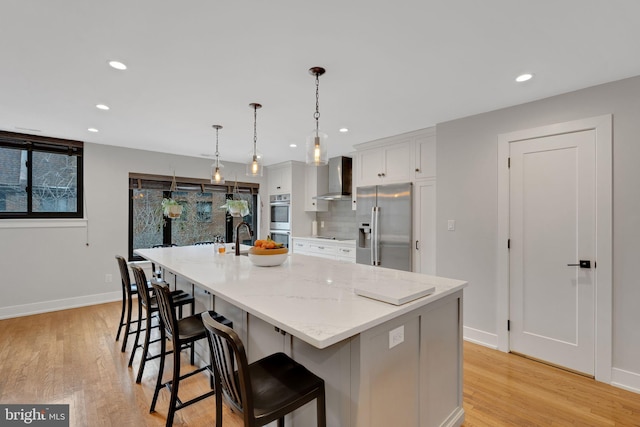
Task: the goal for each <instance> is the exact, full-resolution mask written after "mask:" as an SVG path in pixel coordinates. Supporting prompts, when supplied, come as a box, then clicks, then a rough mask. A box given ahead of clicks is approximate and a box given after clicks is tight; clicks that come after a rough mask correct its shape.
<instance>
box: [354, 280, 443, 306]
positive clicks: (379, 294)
mask: <svg viewBox="0 0 640 427" xmlns="http://www.w3.org/2000/svg"><path fill="white" fill-rule="evenodd" d="M353 290H354V292H355V293H356V295H360V296H363V297H367V298H372V299H375V300H378V301H382V302H386V303H388V304H393V305H402V304H406V303H408V302H410V301H413V300H416V299H418V298H422V297H424V296H427V295H430V294H432V293H434V292H435V290H436V287H435V286H434V285H431V284H428V283H412V282H407V283H402V282H399V283H398V282H396V283H393V284H387V285H367V284H364V285H362V284H361V285H358V287H356V288H354V289H353Z"/></svg>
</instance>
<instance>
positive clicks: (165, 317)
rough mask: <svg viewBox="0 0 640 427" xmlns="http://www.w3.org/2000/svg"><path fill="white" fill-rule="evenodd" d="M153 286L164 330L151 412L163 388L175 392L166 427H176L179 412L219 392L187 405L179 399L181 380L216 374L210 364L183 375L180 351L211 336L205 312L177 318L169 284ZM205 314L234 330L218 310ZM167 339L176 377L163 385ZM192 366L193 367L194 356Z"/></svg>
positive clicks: (196, 398) (189, 402)
mask: <svg viewBox="0 0 640 427" xmlns="http://www.w3.org/2000/svg"><path fill="white" fill-rule="evenodd" d="M152 286H153V290H154V292H155V295H156V299H157V301H158V311H159V313H160V319H161V320H162V327H161V328H160V332H161V340H160V346H161V349H160V355H161V356H160V367H159V369H158V379H157V381H156V388H155V391H154V393H153V400H152V401H151V408H150V409H149V412H155V407H156V402H157V400H158V394H159V393H160V389H162V388H163V387H167V388H168V389H169V390H170V391H171V397H170V399H169V411H168V413H167V424H166V425H167V427H169V426H171V425H173V418H174V415H175V412H176V411H178V410H180V409H182V408H185V407H187V406H189V405H192V404H194V403H196V402H199V401H201V400H202V399H205V398H207V397H209V396H211V395H213V394H214V393H215V389H213V390H211V391H209V392H207V393H204V394H202V395H200V396H197V397H194V398H193V399H190V400H188V401H186V402H182V401H181V400H180V399H179V397H178V389H179V386H180V381H181V380H183V379H185V378H188V377H191V376H193V375H195V374H197V373H200V372H203V371H209V374H212V369H211V365H207V366H204V367H202V368H198V369H195V370H193V371H191V372H188V373H186V374H184V375H180V352H181V351H182V350H183V349H185V348H191V350H192V351H193V347H194V345H195V342H196V341H198V340H201V339H205V338H206V337H207V333H206V330H205V328H204V325H203V323H202V316H203V313H199V314H195V315H192V316H189V317H185V318H183V319H177V318H176V316H175V304H174V302H173V299H172V298H171V291H170V290H169V287H168V285H166V284H160V283H152ZM204 314H206V315H208V316H209V317H212V318H215V319H217V321H218V322H220V323H221V324H224V325H226V326H227V327H229V328H232V327H233V324H232V322H231V321H230V320H228V319H226V318H225V317H223V316H221V315H219V314H217V313H216V312H215V311H210V312H208V313H204ZM165 338H167V339H169V340H171V341H172V344H173V351H172V353H173V375H172V379H171V380H170V381H167V382H166V383H162V374H163V373H164V362H165V355H166V354H167V350H166V339H165ZM169 353H171V352H169ZM191 364H193V353H192V361H191Z"/></svg>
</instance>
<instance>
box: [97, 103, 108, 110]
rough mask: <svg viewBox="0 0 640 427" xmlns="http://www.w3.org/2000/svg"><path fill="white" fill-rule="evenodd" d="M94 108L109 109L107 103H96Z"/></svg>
mask: <svg viewBox="0 0 640 427" xmlns="http://www.w3.org/2000/svg"><path fill="white" fill-rule="evenodd" d="M96 108H97V109H98V110H108V109H109V106H108V105H104V104H97V105H96Z"/></svg>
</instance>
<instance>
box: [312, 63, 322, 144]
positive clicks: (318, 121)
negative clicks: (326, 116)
mask: <svg viewBox="0 0 640 427" xmlns="http://www.w3.org/2000/svg"><path fill="white" fill-rule="evenodd" d="M313 117H314V118H315V119H316V137H318V134H319V132H320V74H319V73H316V112H315V113H313Z"/></svg>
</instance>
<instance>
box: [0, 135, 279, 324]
mask: <svg viewBox="0 0 640 427" xmlns="http://www.w3.org/2000/svg"><path fill="white" fill-rule="evenodd" d="M211 163H212V160H207V159H199V158H193V157H185V156H174V155H168V154H162V153H156V152H150V151H142V150H132V149H128V148H120V147H113V146H107V145H99V144H85V151H84V185H85V217H86V220H72V221H51V220H50V221H36V222H33V221H30V222H26V221H12V220H2V221H0V272H1V273H0V277H1V283H0V318H6V317H13V316H18V315H24V314H30V313H36V312H42V311H50V310H55V309H60V308H68V307H73V306H80V305H87V304H92V303H97V302H103V301H108V300H116V299H120V298H121V291H120V273H119V270H118V267H117V264H116V261H115V258H114V256H115V255H116V254H120V255H122V256H124V257H125V258H126V256H127V253H128V250H127V245H128V212H129V190H128V188H129V179H128V178H129V172H138V173H150V174H158V175H172V174H173V171H174V170H175V174H176V176H183V177H189V178H202V179H207V178H208V177H209V174H210V168H211ZM244 168H245V166H244V165H243V164H234V163H229V162H225V170H224V172H225V178H226V179H227V181H233V180H235V173H237V178H238V180H239V181H244V182H259V183H260V198H261V199H264V195H263V193H262V190H263V189H265V190H266V176H265V177H264V178H261V179H260V180H255V179H252V178H249V177H247V176H245V169H244ZM262 214H266V212H265V211H264V210H263V212H261V216H260V218H264V215H262ZM34 224H39V225H41V226H40V227H33V225H34ZM266 229H267V228H266V227H264V226H261V230H266ZM105 274H111V275H112V276H113V282H112V283H105Z"/></svg>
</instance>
